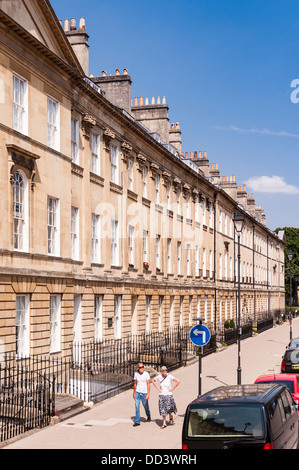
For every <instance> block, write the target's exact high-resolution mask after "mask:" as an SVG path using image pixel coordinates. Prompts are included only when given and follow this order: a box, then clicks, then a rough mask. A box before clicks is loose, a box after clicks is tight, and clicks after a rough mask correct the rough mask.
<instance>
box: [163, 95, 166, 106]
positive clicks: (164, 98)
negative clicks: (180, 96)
mask: <svg viewBox="0 0 299 470" xmlns="http://www.w3.org/2000/svg"><path fill="white" fill-rule="evenodd" d="M162 104H166V96H163V98H162Z"/></svg>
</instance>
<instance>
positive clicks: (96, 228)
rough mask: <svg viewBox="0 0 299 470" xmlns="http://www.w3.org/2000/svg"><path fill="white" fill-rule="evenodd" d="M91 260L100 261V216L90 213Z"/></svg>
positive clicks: (93, 261)
mask: <svg viewBox="0 0 299 470" xmlns="http://www.w3.org/2000/svg"><path fill="white" fill-rule="evenodd" d="M91 261H92V263H99V264H100V263H101V217H100V216H99V215H98V214H94V213H92V214H91Z"/></svg>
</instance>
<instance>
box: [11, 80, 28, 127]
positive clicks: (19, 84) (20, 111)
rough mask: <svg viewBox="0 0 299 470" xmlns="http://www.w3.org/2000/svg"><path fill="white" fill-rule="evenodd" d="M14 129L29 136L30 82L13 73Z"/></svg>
mask: <svg viewBox="0 0 299 470" xmlns="http://www.w3.org/2000/svg"><path fill="white" fill-rule="evenodd" d="M12 102H13V129H14V130H16V131H18V132H21V133H22V134H25V135H28V81H27V80H25V79H24V78H22V77H21V76H19V75H17V74H16V73H13V98H12Z"/></svg>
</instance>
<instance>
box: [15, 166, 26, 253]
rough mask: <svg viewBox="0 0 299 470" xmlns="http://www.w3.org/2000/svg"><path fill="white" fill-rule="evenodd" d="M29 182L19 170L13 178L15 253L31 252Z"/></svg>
mask: <svg viewBox="0 0 299 470" xmlns="http://www.w3.org/2000/svg"><path fill="white" fill-rule="evenodd" d="M28 220H29V216H28V180H27V178H26V176H25V174H24V173H23V171H21V170H18V171H16V172H15V174H14V178H13V246H14V250H15V251H28V250H29V227H28V225H29V224H28Z"/></svg>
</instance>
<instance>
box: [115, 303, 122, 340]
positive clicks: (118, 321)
mask: <svg viewBox="0 0 299 470" xmlns="http://www.w3.org/2000/svg"><path fill="white" fill-rule="evenodd" d="M121 300H122V298H121V295H115V296H114V338H115V339H121V320H122V318H121Z"/></svg>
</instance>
